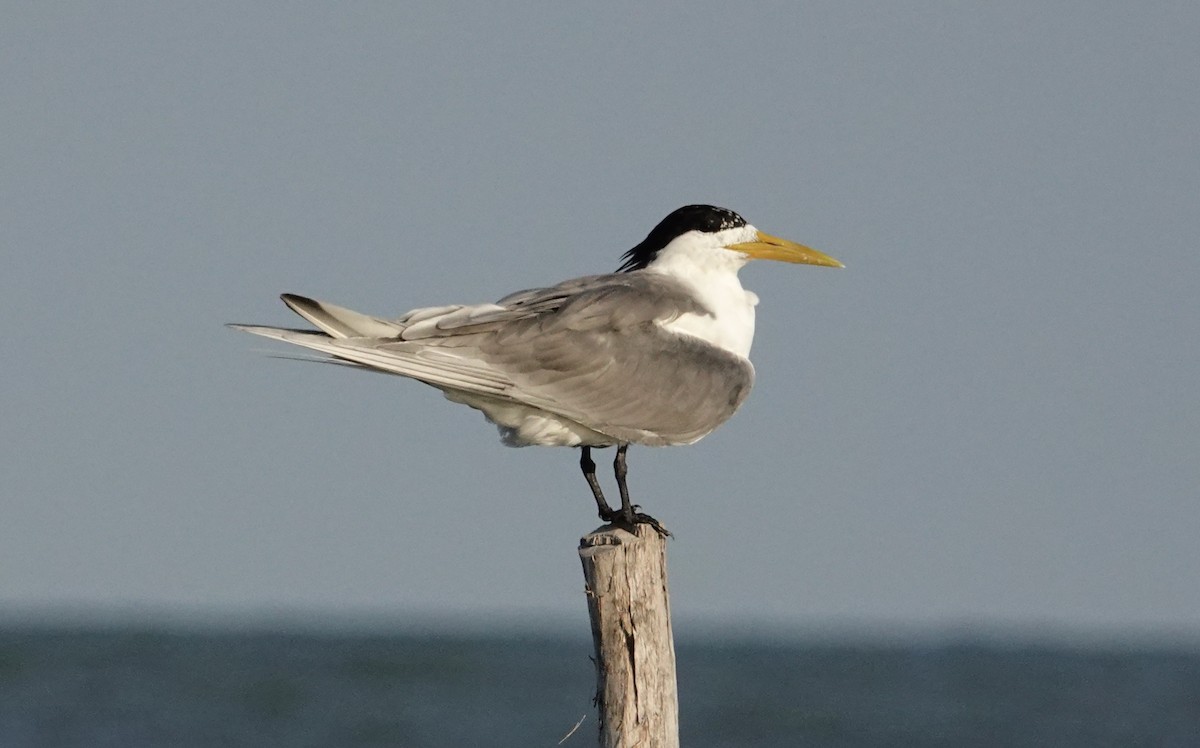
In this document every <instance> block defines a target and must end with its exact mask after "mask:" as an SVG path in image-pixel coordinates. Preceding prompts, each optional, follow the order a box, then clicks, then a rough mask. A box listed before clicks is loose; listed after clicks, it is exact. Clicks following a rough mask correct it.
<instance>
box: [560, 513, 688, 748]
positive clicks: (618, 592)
mask: <svg viewBox="0 0 1200 748" xmlns="http://www.w3.org/2000/svg"><path fill="white" fill-rule="evenodd" d="M579 558H580V560H581V561H582V562H583V576H584V579H585V580H586V583H587V602H588V613H589V615H590V616H591V619H592V639H593V641H594V642H595V645H596V706H597V707H598V709H599V714H600V745H601V746H602V748H629V747H631V746H639V747H640V748H677V747H678V746H679V697H678V694H677V692H676V687H675V641H674V638H673V637H672V635H671V606H670V601H669V599H668V595H667V543H666V538H665V537H664V536H663V535H661V534H660V533H659V532H658V531H656V530H655V529H654V528H653V527H651V526H650V525H646V524H639V525H637V526H636V527H635V528H634V529H633V531H632V532H631V531H630V530H627V529H624V528H622V527H617V526H614V525H605V526H604V527H601V528H599V529H597V530H595V531H594V532H592V533H590V534H588V535H585V536H583V538H581V539H580V541H579Z"/></svg>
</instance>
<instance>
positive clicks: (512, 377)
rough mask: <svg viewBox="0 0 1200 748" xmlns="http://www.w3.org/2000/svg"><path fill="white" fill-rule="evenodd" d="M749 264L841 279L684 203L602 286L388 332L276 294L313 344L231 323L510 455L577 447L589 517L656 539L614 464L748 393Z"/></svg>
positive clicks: (392, 326)
mask: <svg viewBox="0 0 1200 748" xmlns="http://www.w3.org/2000/svg"><path fill="white" fill-rule="evenodd" d="M751 259H764V260H780V261H783V262H792V263H804V264H808V265H824V266H828V267H843V266H842V264H841V263H840V262H838V261H837V260H835V259H833V258H832V257H829V256H827V255H824V254H822V253H820V252H817V251H816V250H814V249H810V248H808V247H805V246H801V245H799V244H796V243H794V242H790V241H787V240H786V239H780V238H778V237H774V236H771V235H769V234H764V233H763V232H761V231H759V230H758V229H756V228H755V227H754V226H751V225H750V224H748V223H747V222H746V220H745V219H744V218H742V217H741V216H740V215H738V214H737V213H734V212H733V211H731V210H727V209H725V208H717V207H714V206H711V205H688V206H685V207H682V208H680V209H678V210H676V211H674V212H673V213H671V214H670V215H668V216H667V217H666V218H664V219H663V220H662V222H660V223H659V224H658V225H657V226H655V227H654V230H653V231H651V232H650V234H649V235H648V236H647V237H646V238H645V239H644V240H643V241H642V242H641V243H640V244H638V245H637V246H636V247H634V248H633V249H631V250H629V251H628V252H626V253H625V254H624V256H623V257H622V260H623V263H622V264H621V266H620V267H619V268H618V269H617V272H615V273H611V274H608V275H590V276H585V277H583V278H576V279H574V280H568V281H564V282H562V283H559V284H558V285H555V286H549V287H547V288H534V289H530V290H528V291H518V292H517V293H514V294H510V295H509V296H505V297H504V298H502V299H500V300H499V301H497V302H496V303H495V304H474V305H464V304H452V305H448V306H438V307H424V308H421V309H414V310H412V311H410V312H408V313H406V314H404V315H402V316H400V317H398V318H396V319H384V318H380V317H372V316H369V315H366V314H361V313H359V312H354V311H351V310H349V309H344V308H342V307H338V306H334V305H332V304H326V303H324V302H320V301H314V300H312V299H308V298H305V297H303V296H295V295H293V294H284V295H283V296H282V297H281V298H282V299H283V302H284V303H285V304H287V305H288V307H290V308H291V309H292V311H294V312H296V313H297V314H299V315H300V316H301V317H303V318H305V319H306V320H308V321H309V322H311V323H312V324H313V325H315V326H316V327H317V328H319V331H316V330H291V329H284V328H277V327H261V326H254V325H230V326H231V327H234V328H236V329H238V330H244V331H245V332H249V333H253V334H255V335H262V336H263V337H267V338H273V339H275V340H282V341H284V342H287V343H294V344H295V345H299V346H304V347H305V348H310V349H313V350H316V351H320V352H321V353H324V354H327V355H328V356H330V357H331V358H329V359H324V360H327V361H331V362H336V363H343V364H349V365H353V366H358V367H362V368H366V369H371V370H375V371H381V372H385V373H388V374H398V375H400V376H405V377H410V378H412V379H416V380H418V381H420V382H424V383H425V384H428V385H431V386H433V387H436V388H438V389H439V390H441V391H442V393H443V394H444V395H445V396H446V398H447V399H448V400H451V401H453V402H456V403H462V404H464V405H469V406H470V407H472V408H475V409H476V410H479V411H482V412H483V414H484V416H485V417H486V418H487V420H489V421H491V422H492V423H494V424H495V425H496V426H497V427H498V428H499V429H500V438H501V440H502V441H503V442H504V443H505V444H507V445H509V446H513V447H523V446H528V445H534V444H536V445H543V446H556V447H579V448H580V452H581V455H580V459H579V465H580V468H581V469H582V470H583V475H584V478H585V479H586V480H587V483H588V486H589V487H590V488H591V490H592V495H593V497H594V498H595V500H596V507H597V509H598V510H599V514H600V518H601V519H602V520H604V521H605V522H615V521H624V522H626V523H629V524H630V525H633V524H634V523H637V522H643V523H650V524H652V525H653V526H654V527H655V528H657V529H659V530H660V531H662V527H661V525H659V523H658V522H657V521H655V520H654V519H653V518H652V517H650V516H648V515H645V514H642V513H640V512H638V511H636V510H637V509H639V508H640V507H636V506H634V504H633V503H632V502H631V501H630V498H629V489H628V487H627V486H626V483H625V476H626V463H625V453H626V450H628V449H629V445H630V444H646V445H650V446H669V445H681V444H692V443H694V442H696V441H698V440H699V439H700V438H701V437H703V436H705V435H706V434H708V433H709V432H711V431H712V430H713V429H715V428H717V427H718V426H720V425H721V424H722V423H724V422H725V421H727V420H728V419H729V417H730V416H732V415H733V414H734V412H735V411H736V410H737V409H738V407H739V406H740V405H741V404H742V402H743V401H744V400H745V399H746V396H747V395H748V394H750V387H751V386H752V385H753V383H754V367H753V366H752V365H751V364H750V359H749V358H748V356H749V354H750V343H751V340H752V339H753V337H754V306H755V305H756V304H757V303H758V297H757V296H755V295H754V294H753V293H751V292H749V291H747V290H745V289H744V288H742V284H741V283H740V282H739V280H738V276H737V273H738V271H739V270H740V269H741V268H742V267H743V266H744V265H745V264H746V263H747V262H748V261H749V260H751ZM611 446H615V447H616V448H617V452H616V458H615V460H614V461H613V468H614V471H615V473H616V479H617V487H618V489H619V490H620V493H621V508H620V509H612V508H611V507H609V505H608V502H607V501H606V500H605V498H604V493H603V492H602V491H601V489H600V483H599V481H597V479H596V465H595V463H594V462H592V456H591V450H592V448H593V447H611ZM664 532H665V531H664Z"/></svg>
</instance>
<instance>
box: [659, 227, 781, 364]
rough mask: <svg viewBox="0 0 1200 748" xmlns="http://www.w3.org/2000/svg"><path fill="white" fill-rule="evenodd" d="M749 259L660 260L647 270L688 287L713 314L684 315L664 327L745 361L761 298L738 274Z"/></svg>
mask: <svg viewBox="0 0 1200 748" xmlns="http://www.w3.org/2000/svg"><path fill="white" fill-rule="evenodd" d="M745 264H746V258H745V257H744V256H742V255H739V254H737V253H734V252H730V251H728V250H724V249H722V250H719V254H718V253H716V252H714V253H712V255H709V254H707V253H705V254H699V255H697V253H695V252H693V253H689V254H686V255H685V254H683V253H680V254H677V255H666V256H660V257H659V258H658V259H657V260H656V261H655V262H654V263H653V264H651V265H650V266H649V267H648V268H646V269H647V270H648V271H650V272H656V273H663V274H664V275H670V276H671V277H673V278H675V279H676V280H679V281H681V282H683V283H684V284H686V285H687V286H688V288H689V289H690V290H691V292H692V294H693V295H694V296H695V297H696V300H697V301H698V302H700V304H701V305H703V306H704V308H705V309H707V310H708V311H709V314H684V315H681V316H680V317H679V318H677V319H675V320H673V321H672V322H669V323H667V324H666V325H664V327H665V328H666V329H668V330H671V331H672V332H677V333H681V334H686V335H692V336H695V337H698V338H701V339H702V340H704V341H706V342H708V343H711V344H713V345H715V346H718V347H720V348H723V349H725V350H727V351H729V352H730V353H734V354H736V355H738V356H742V357H743V358H748V357H749V356H750V346H751V344H752V343H753V341H754V306H755V305H756V304H757V303H758V297H757V296H756V295H754V294H753V293H751V292H750V291H747V290H746V289H744V288H742V283H741V281H740V280H738V275H737V271H738V270H739V269H741V267H742V266H743V265H745Z"/></svg>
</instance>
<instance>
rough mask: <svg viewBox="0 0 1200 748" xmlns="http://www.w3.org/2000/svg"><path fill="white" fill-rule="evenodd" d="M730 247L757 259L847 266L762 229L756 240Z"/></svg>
mask: <svg viewBox="0 0 1200 748" xmlns="http://www.w3.org/2000/svg"><path fill="white" fill-rule="evenodd" d="M729 249H732V250H734V251H735V252H741V253H742V254H746V255H750V256H751V257H753V258H755V259H756V260H779V261H780V262H795V263H798V264H803V265H824V266H825V267H831V268H844V267H846V266H845V265H843V264H842V263H840V262H838V261H837V260H835V259H833V258H832V257H830V256H829V255H827V254H822V253H820V252H818V251H817V250H815V249H812V248H811V247H806V246H804V245H803V244H797V243H795V242H789V241H788V240H787V239H780V238H779V237H777V236H771V235H770V234H764V233H763V232H761V231H760V232H758V238H757V239H756V240H755V241H752V242H742V243H741V244H731V245H729Z"/></svg>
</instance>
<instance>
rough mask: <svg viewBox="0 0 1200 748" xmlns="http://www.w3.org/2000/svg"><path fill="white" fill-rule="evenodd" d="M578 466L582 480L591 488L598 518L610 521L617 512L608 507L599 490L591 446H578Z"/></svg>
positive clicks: (602, 493)
mask: <svg viewBox="0 0 1200 748" xmlns="http://www.w3.org/2000/svg"><path fill="white" fill-rule="evenodd" d="M579 468H580V469H581V470H583V477H584V480H586V481H587V483H588V486H589V487H590V488H591V489H592V496H593V497H595V499H596V509H597V510H598V511H599V512H600V519H602V520H604V521H605V522H611V521H612V519H613V517H615V516H616V514H617V513H616V512H614V511H613V510H612V509H610V508H609V506H608V502H607V501H605V500H604V492H603V491H601V490H600V481H598V480H596V463H594V462H592V448H591V447H580V449H579Z"/></svg>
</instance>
